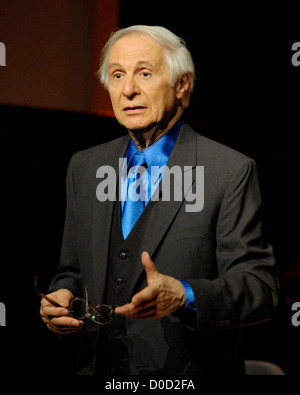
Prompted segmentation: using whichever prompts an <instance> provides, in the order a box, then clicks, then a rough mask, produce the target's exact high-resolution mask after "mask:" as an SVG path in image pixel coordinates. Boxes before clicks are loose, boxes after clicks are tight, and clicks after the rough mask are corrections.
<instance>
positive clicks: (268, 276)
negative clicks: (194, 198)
mask: <svg viewBox="0 0 300 395" xmlns="http://www.w3.org/2000/svg"><path fill="white" fill-rule="evenodd" d="M216 259H217V265H218V277H217V278H215V279H214V280H208V279H191V280H189V283H190V285H191V286H192V289H193V291H194V295H195V300H196V316H197V328H198V329H199V330H201V329H206V328H216V329H222V328H232V327H239V326H245V325H251V324H256V323H259V322H262V321H266V320H270V319H273V318H274V316H275V314H276V312H277V306H278V288H279V282H278V279H277V274H276V269H275V259H274V255H273V250H272V247H271V246H270V245H268V244H267V242H266V241H265V239H264V235H263V216H262V197H261V192H260V186H259V178H258V172H257V168H256V164H255V162H254V161H253V160H251V159H249V158H247V160H245V161H243V163H242V165H241V166H238V168H237V169H235V170H234V172H233V173H232V175H231V178H230V181H229V182H228V185H227V188H226V190H225V192H224V195H223V199H222V203H221V206H220V210H219V215H218V219H217V226H216Z"/></svg>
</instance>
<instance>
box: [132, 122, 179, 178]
mask: <svg viewBox="0 0 300 395" xmlns="http://www.w3.org/2000/svg"><path fill="white" fill-rule="evenodd" d="M180 128H181V122H180V121H179V122H177V123H176V124H175V125H174V126H173V127H172V128H171V129H170V130H169V131H168V132H167V133H166V134H165V135H163V136H162V137H161V138H160V139H158V140H157V141H155V143H153V144H151V145H150V146H149V147H147V148H145V149H144V150H143V152H144V154H145V158H146V162H147V167H148V169H149V170H150V169H151V176H152V178H153V181H154V182H156V180H157V178H158V177H159V174H160V172H159V171H158V169H156V167H159V168H161V167H163V166H166V165H167V163H168V160H169V157H170V154H171V152H172V150H173V148H174V145H175V143H176V140H177V137H178V134H179V131H180ZM137 151H138V148H137V146H136V145H135V143H134V141H133V140H130V143H129V146H128V150H127V153H126V159H127V163H128V166H129V165H130V161H131V159H132V157H133V155H134V154H135V153H136V152H137ZM156 170H157V171H156Z"/></svg>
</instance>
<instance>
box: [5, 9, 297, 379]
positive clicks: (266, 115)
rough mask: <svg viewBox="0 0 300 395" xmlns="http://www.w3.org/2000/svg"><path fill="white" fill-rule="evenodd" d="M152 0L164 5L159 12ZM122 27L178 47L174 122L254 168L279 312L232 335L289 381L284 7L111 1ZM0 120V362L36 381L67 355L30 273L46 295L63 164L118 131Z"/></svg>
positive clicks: (73, 121)
mask: <svg viewBox="0 0 300 395" xmlns="http://www.w3.org/2000/svg"><path fill="white" fill-rule="evenodd" d="M162 3H163V4H164V5H165V6H167V7H166V8H163V9H161V5H162ZM131 24H151V25H155V24H157V25H163V26H165V27H167V28H169V29H170V30H172V31H173V32H174V33H176V34H178V35H179V36H181V37H182V38H183V39H185V40H186V42H187V46H188V48H189V49H190V51H191V53H192V55H193V58H194V61H195V65H196V75H197V77H196V85H195V92H194V94H193V96H192V100H191V105H190V108H189V109H188V110H187V111H186V114H185V119H186V121H187V122H188V123H189V124H190V125H191V126H193V127H194V129H195V130H196V131H197V132H198V133H200V134H203V135H205V136H207V137H209V138H212V139H214V140H217V141H219V142H221V143H224V144H226V145H229V146H231V147H233V148H235V149H237V150H239V151H241V152H243V153H245V154H246V155H249V156H250V157H252V158H254V159H255V160H256V162H257V163H258V166H259V169H260V174H261V180H262V188H263V195H264V201H265V215H266V231H267V235H268V239H269V240H270V242H271V244H272V245H273V247H274V251H275V255H276V259H277V264H278V271H279V275H280V281H281V297H280V300H281V306H280V311H279V315H278V317H277V319H276V320H275V321H272V322H268V323H265V324H261V325H259V326H255V327H249V328H245V329H244V330H243V334H244V343H245V357H246V358H251V359H262V360H268V361H271V362H274V363H276V364H279V365H280V366H281V367H282V368H283V369H284V370H285V372H286V373H287V374H289V375H297V373H299V368H300V363H299V355H300V350H299V330H300V327H293V326H292V324H291V316H292V311H291V305H292V303H293V302H297V301H298V302H299V301H300V287H299V273H300V269H299V266H300V263H299V259H300V247H299V241H300V238H299V236H300V230H299V219H300V210H299V203H298V202H299V201H300V199H299V197H300V193H299V188H298V183H299V181H298V180H299V164H298V157H299V155H298V133H299V104H300V103H299V102H300V99H299V93H300V82H299V81H300V67H293V66H292V64H291V56H292V51H291V46H292V44H293V43H294V42H296V41H299V40H300V38H299V33H298V35H296V26H297V25H296V15H295V10H294V9H293V8H292V7H290V8H289V7H286V8H285V9H282V8H279V7H278V8H275V6H272V8H271V9H268V10H263V9H262V7H261V6H257V7H256V8H255V7H253V6H249V7H247V6H245V7H244V8H243V9H240V8H234V7H232V9H230V7H228V5H226V7H225V6H223V8H222V9H221V8H219V7H218V6H217V5H215V4H214V6H212V7H211V9H210V10H208V9H207V8H205V7H204V6H203V5H202V2H199V3H198V2H195V1H192V2H189V1H185V2H182V3H180V2H178V3H176V2H161V1H160V2H157V1H151V3H147V4H146V3H145V4H144V3H140V2H137V1H121V2H120V26H121V27H124V26H127V25H131ZM0 117H1V118H0V122H1V137H2V144H1V147H2V149H1V174H2V177H1V182H2V194H1V195H2V202H3V203H2V205H1V207H2V216H1V217H2V221H1V224H2V234H3V239H2V240H3V247H2V248H3V250H4V253H3V254H2V255H3V258H4V259H3V260H2V263H1V279H0V281H1V288H0V301H1V302H3V303H5V305H6V312H7V326H6V327H1V328H0V330H1V342H2V345H1V348H2V349H4V345H6V346H8V348H7V347H6V351H5V352H4V354H2V357H1V358H2V362H4V364H5V366H6V367H12V366H13V369H16V370H17V371H22V372H24V371H25V372H29V373H31V372H35V373H38V372H41V373H43V372H45V370H46V371H47V370H48V369H52V368H53V366H55V370H56V371H57V373H58V374H62V373H63V372H62V371H61V370H60V369H61V366H62V364H63V362H65V361H69V355H60V361H57V355H58V354H57V352H58V351H57V347H56V345H57V339H56V337H54V336H53V335H52V334H51V333H50V332H48V331H47V329H46V328H45V327H44V325H43V323H42V322H41V320H40V318H39V314H38V310H39V298H38V296H37V295H36V294H35V293H34V289H33V275H35V274H38V275H39V277H40V280H39V286H40V288H41V289H42V290H44V291H46V289H47V286H48V284H49V281H51V278H52V277H53V276H54V275H55V273H56V270H57V265H58V261H59V255H60V245H61V237H62V231H63V222H64V212H65V176H66V169H67V165H68V162H69V160H70V157H71V156H72V154H73V153H75V152H76V151H78V150H82V149H85V148H88V147H90V146H93V145H96V144H100V143H102V142H105V141H108V140H111V139H113V138H116V137H119V136H120V135H122V134H124V133H125V131H124V130H123V129H122V128H121V127H120V126H119V125H118V123H117V121H116V120H115V119H113V118H107V117H102V116H99V115H95V114H90V113H80V112H70V111H62V110H50V109H43V108H30V107H21V106H12V105H1V106H0ZM45 355H47V359H45ZM29 356H30V363H29V362H28V358H29ZM54 361H55V362H54Z"/></svg>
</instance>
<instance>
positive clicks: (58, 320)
mask: <svg viewBox="0 0 300 395" xmlns="http://www.w3.org/2000/svg"><path fill="white" fill-rule="evenodd" d="M50 322H51V324H52V325H55V326H60V327H63V326H65V327H71V328H72V327H79V326H82V325H83V321H80V320H76V319H74V318H72V317H52V318H51V319H50Z"/></svg>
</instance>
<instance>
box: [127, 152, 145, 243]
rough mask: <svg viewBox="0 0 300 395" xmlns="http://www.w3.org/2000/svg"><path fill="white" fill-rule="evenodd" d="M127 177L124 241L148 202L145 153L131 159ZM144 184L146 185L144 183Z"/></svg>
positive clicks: (136, 154)
mask: <svg viewBox="0 0 300 395" xmlns="http://www.w3.org/2000/svg"><path fill="white" fill-rule="evenodd" d="M130 165H131V167H130V170H129V172H128V175H127V183H128V184H127V200H126V201H125V204H124V208H123V212H122V230H123V237H124V240H125V239H126V237H127V236H128V235H129V233H130V231H131V229H132V228H133V226H134V224H135V223H136V221H137V220H138V218H139V216H140V215H141V214H142V212H143V210H144V208H145V205H146V203H147V200H148V196H147V195H148V183H147V182H146V181H147V171H146V170H145V171H144V172H143V169H142V168H141V166H143V167H144V168H145V167H146V166H147V165H146V159H145V155H144V152H143V151H137V152H136V153H135V154H134V156H133V157H132V159H131V163H130ZM143 182H144V183H143Z"/></svg>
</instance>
